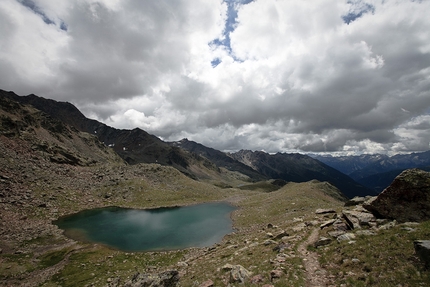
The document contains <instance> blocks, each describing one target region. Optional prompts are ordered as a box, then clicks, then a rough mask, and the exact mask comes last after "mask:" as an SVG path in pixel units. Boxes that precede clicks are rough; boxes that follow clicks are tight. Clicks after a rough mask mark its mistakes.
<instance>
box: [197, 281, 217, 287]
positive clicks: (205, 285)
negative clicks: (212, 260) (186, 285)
mask: <svg viewBox="0 0 430 287" xmlns="http://www.w3.org/2000/svg"><path fill="white" fill-rule="evenodd" d="M213 286H214V282H213V281H212V280H210V279H209V280H206V281H204V282H202V283H201V284H200V285H199V287H213Z"/></svg>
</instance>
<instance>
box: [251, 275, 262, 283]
mask: <svg viewBox="0 0 430 287" xmlns="http://www.w3.org/2000/svg"><path fill="white" fill-rule="evenodd" d="M263 281H264V277H263V275H261V274H258V275H255V276H253V277H252V278H251V284H257V283H261V282H263Z"/></svg>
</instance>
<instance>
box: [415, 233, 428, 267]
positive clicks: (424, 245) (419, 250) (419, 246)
mask: <svg viewBox="0 0 430 287" xmlns="http://www.w3.org/2000/svg"><path fill="white" fill-rule="evenodd" d="M414 248H415V253H416V254H417V256H418V257H419V258H420V259H421V261H423V262H424V264H425V266H426V268H429V267H430V240H416V241H414Z"/></svg>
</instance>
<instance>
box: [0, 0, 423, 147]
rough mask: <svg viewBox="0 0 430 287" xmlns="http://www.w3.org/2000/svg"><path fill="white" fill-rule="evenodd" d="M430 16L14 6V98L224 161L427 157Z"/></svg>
mask: <svg viewBox="0 0 430 287" xmlns="http://www.w3.org/2000/svg"><path fill="white" fill-rule="evenodd" d="M429 11H430V3H429V2H428V1H394V0H390V1H378V0H377V1H361V0H354V1H336V0H320V1H316V2H312V3H310V2H309V3H308V2H306V1H292V0H286V1H275V0H254V1H249V0H246V1H243V0H240V1H238V0H228V1H227V0H226V1H222V0H208V1H204V2H195V1H189V0H178V1H171V0H163V1H149V0H146V1H138V0H123V1H118V0H115V1H114V0H112V1H97V0H79V1H61V3H59V2H58V1H51V0H33V1H30V0H25V1H24V0H23V1H14V0H4V1H2V2H1V3H0V33H1V35H2V38H1V39H0V88H2V89H6V90H13V91H15V92H17V93H19V94H29V93H35V94H38V95H40V96H44V97H48V98H54V99H57V100H63V101H69V102H72V103H74V104H76V105H77V106H78V107H79V108H80V109H81V110H82V111H83V112H84V113H85V114H86V115H87V116H90V117H93V118H96V119H99V120H101V121H103V122H105V123H106V124H108V125H112V126H114V127H118V128H130V129H132V128H135V127H140V128H143V129H145V130H146V131H148V132H150V133H153V134H155V135H157V136H160V137H162V138H163V139H165V140H178V139H180V138H181V137H187V138H189V139H192V140H196V141H198V142H201V143H203V144H205V145H208V146H211V147H214V148H218V149H221V150H230V151H233V150H239V149H253V150H266V151H269V152H278V151H281V152H282V151H287V152H288V151H306V152H311V151H313V152H320V151H336V152H342V151H343V152H403V151H417V150H426V149H428V143H429V141H430V139H429V137H428V136H427V134H430V133H429V132H428V131H429V127H428V125H427V124H426V120H428V117H429V114H430V35H429V34H428V33H427V31H428V30H429V28H430V19H428V17H427V15H428V12H429ZM47 19H48V20H49V21H47ZM65 27H67V28H66V29H65ZM405 111H407V112H405Z"/></svg>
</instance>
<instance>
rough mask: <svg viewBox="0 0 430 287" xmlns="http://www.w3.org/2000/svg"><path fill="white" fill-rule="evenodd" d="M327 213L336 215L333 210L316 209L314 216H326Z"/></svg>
mask: <svg viewBox="0 0 430 287" xmlns="http://www.w3.org/2000/svg"><path fill="white" fill-rule="evenodd" d="M327 213H336V210H334V209H322V208H318V209H317V210H315V214H327Z"/></svg>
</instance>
